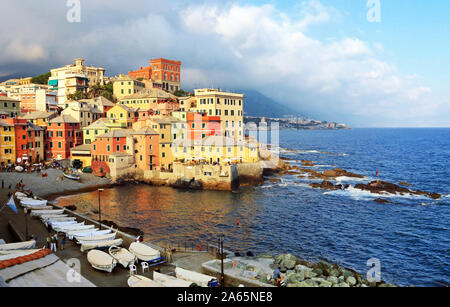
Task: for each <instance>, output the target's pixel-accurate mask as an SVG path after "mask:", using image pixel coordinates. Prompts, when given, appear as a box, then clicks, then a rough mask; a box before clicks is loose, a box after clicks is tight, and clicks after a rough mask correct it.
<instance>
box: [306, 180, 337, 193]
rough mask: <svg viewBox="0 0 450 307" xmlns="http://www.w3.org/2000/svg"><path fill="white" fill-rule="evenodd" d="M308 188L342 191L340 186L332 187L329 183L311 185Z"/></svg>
mask: <svg viewBox="0 0 450 307" xmlns="http://www.w3.org/2000/svg"><path fill="white" fill-rule="evenodd" d="M310 186H311V187H312V188H314V189H323V190H331V191H335V190H342V185H340V184H337V185H334V184H332V183H331V182H329V181H326V180H325V181H322V182H321V183H317V182H315V183H311V184H310Z"/></svg>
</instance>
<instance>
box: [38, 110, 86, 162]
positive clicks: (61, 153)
mask: <svg viewBox="0 0 450 307" xmlns="http://www.w3.org/2000/svg"><path fill="white" fill-rule="evenodd" d="M81 144H83V131H82V130H81V128H80V122H79V121H77V120H76V119H74V118H73V117H72V116H70V115H61V116H59V117H56V118H54V119H52V120H51V121H50V122H49V123H48V125H47V140H46V150H45V154H46V157H47V158H48V159H57V160H61V159H68V158H70V149H71V148H73V147H76V146H78V145H81Z"/></svg>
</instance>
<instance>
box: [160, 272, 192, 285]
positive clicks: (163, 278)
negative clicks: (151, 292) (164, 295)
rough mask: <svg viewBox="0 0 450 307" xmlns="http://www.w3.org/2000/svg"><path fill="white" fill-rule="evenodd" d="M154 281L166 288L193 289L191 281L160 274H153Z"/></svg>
mask: <svg viewBox="0 0 450 307" xmlns="http://www.w3.org/2000/svg"><path fill="white" fill-rule="evenodd" d="M153 280H154V281H156V282H158V283H160V284H162V285H163V286H164V287H169V288H186V287H191V285H192V284H193V283H192V282H190V281H186V280H183V279H179V278H176V277H174V276H169V275H165V274H161V273H158V272H153Z"/></svg>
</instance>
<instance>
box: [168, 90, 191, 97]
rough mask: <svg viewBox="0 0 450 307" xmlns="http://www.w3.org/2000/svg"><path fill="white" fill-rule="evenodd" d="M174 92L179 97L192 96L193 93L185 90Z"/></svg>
mask: <svg viewBox="0 0 450 307" xmlns="http://www.w3.org/2000/svg"><path fill="white" fill-rule="evenodd" d="M173 94H174V95H175V96H177V97H187V96H192V94H191V93H189V92H186V91H185V90H177V91H175V92H173Z"/></svg>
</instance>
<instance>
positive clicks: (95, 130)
mask: <svg viewBox="0 0 450 307" xmlns="http://www.w3.org/2000/svg"><path fill="white" fill-rule="evenodd" d="M125 128H127V124H126V123H125V122H118V121H116V120H114V119H110V118H100V119H99V120H97V121H95V122H94V123H92V124H91V125H89V126H87V127H84V128H83V144H91V143H92V142H94V141H95V138H96V137H97V136H99V135H102V134H106V133H108V132H110V131H112V130H116V129H125Z"/></svg>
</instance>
